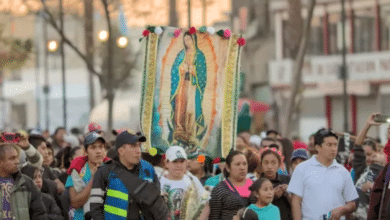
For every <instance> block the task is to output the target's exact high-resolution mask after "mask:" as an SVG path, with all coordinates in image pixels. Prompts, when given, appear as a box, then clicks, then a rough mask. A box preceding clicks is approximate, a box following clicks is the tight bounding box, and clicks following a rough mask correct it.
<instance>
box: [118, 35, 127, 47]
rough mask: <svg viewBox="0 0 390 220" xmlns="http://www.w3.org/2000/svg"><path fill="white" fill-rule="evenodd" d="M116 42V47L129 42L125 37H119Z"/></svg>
mask: <svg viewBox="0 0 390 220" xmlns="http://www.w3.org/2000/svg"><path fill="white" fill-rule="evenodd" d="M116 43H117V45H118V47H120V48H125V47H126V46H127V45H128V44H129V40H128V39H127V37H120V38H118V40H117V41H116Z"/></svg>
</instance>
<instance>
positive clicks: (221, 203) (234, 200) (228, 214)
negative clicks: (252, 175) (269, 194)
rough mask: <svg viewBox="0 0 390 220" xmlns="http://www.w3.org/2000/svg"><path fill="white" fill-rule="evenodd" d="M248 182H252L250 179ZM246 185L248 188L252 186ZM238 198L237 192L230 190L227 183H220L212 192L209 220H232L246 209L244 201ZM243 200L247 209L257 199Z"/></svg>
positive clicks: (248, 198) (246, 198)
mask: <svg viewBox="0 0 390 220" xmlns="http://www.w3.org/2000/svg"><path fill="white" fill-rule="evenodd" d="M248 181H250V182H252V181H251V180H250V179H247V182H248ZM245 185H246V187H249V186H250V184H245ZM238 191H242V190H238ZM238 196H239V195H237V193H236V192H234V191H233V190H231V189H230V188H229V186H228V185H227V184H226V181H222V182H220V183H219V184H218V185H217V186H216V187H214V189H213V191H212V192H211V199H210V202H209V204H210V215H209V220H219V219H224V220H225V219H232V218H233V216H234V215H236V213H237V211H238V210H239V209H241V208H243V207H244V204H242V200H241V199H239V198H238ZM241 198H243V199H244V202H245V207H246V206H248V205H249V204H250V203H255V202H256V198H255V197H249V196H248V197H241Z"/></svg>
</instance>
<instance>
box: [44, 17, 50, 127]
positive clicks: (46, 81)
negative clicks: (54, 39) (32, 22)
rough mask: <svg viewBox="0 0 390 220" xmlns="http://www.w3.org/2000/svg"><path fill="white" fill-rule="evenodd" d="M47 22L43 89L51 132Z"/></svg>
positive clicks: (45, 23)
mask: <svg viewBox="0 0 390 220" xmlns="http://www.w3.org/2000/svg"><path fill="white" fill-rule="evenodd" d="M43 16H47V15H46V12H44V14H43ZM47 35H48V33H47V21H46V18H44V19H43V42H44V45H45V46H44V50H43V51H44V53H43V57H44V58H43V61H44V65H43V71H44V84H45V86H44V88H43V93H44V94H45V109H46V110H45V115H46V116H45V119H46V130H50V100H49V95H50V87H49V64H48V59H49V56H48V49H47V43H48V41H47V38H48V37H47Z"/></svg>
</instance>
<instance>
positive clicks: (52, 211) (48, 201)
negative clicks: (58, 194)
mask: <svg viewBox="0 0 390 220" xmlns="http://www.w3.org/2000/svg"><path fill="white" fill-rule="evenodd" d="M22 173H23V174H25V175H27V176H29V177H30V178H31V179H32V180H33V181H34V183H35V185H36V186H37V187H38V189H39V190H42V186H43V178H42V176H43V170H41V169H40V168H37V167H34V166H25V167H24V168H23V169H22ZM42 201H43V204H44V205H45V209H46V213H47V217H48V218H47V219H48V220H64V217H63V216H62V211H61V209H60V207H59V206H58V205H57V203H56V201H55V200H54V198H53V196H51V195H50V194H47V193H43V192H42Z"/></svg>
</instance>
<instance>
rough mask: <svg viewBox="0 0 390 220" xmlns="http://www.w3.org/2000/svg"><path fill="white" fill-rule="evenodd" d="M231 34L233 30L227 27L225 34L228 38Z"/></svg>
mask: <svg viewBox="0 0 390 220" xmlns="http://www.w3.org/2000/svg"><path fill="white" fill-rule="evenodd" d="M230 35H232V32H230V30H229V29H226V30H225V31H224V32H223V36H224V37H226V38H229V37H230Z"/></svg>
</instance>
